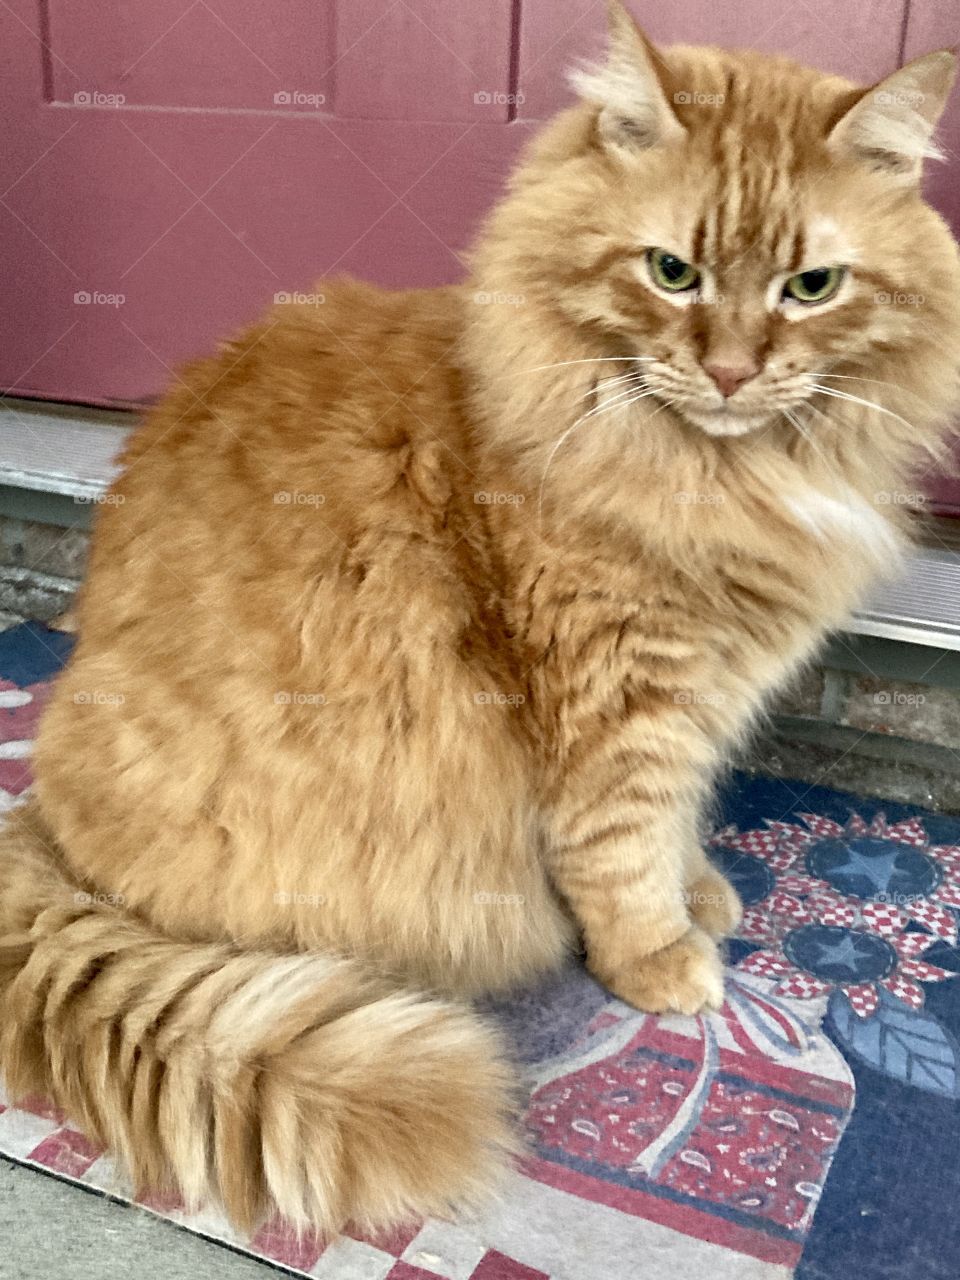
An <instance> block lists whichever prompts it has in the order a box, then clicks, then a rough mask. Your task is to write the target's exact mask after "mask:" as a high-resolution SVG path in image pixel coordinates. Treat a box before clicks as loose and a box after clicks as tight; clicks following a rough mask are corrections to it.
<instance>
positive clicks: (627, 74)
mask: <svg viewBox="0 0 960 1280" xmlns="http://www.w3.org/2000/svg"><path fill="white" fill-rule="evenodd" d="M607 12H608V16H609V27H610V45H609V51H608V54H607V59H606V61H605V62H603V63H601V64H600V65H599V66H596V67H587V68H584V69H581V70H578V71H574V72H573V74H572V75H571V77H570V78H571V80H572V82H573V86H574V88H575V89H576V90H577V92H578V93H579V95H580V96H581V97H582V98H585V99H586V100H587V101H588V102H595V103H596V104H597V105H598V106H599V107H600V112H599V115H598V117H597V132H598V135H599V137H600V140H601V141H602V142H603V143H604V144H605V145H609V146H613V147H618V148H622V149H624V150H629V151H642V150H646V149H647V148H648V147H655V146H658V145H660V144H661V143H669V142H678V141H680V140H681V139H682V138H683V137H684V136H685V135H686V129H684V127H683V125H682V124H681V123H680V121H679V120H678V119H677V117H676V114H675V113H674V110H673V106H672V105H671V103H672V96H673V92H674V90H673V85H672V81H671V75H670V72H669V69H668V67H667V64H666V63H665V62H664V59H663V57H662V55H661V54H660V52H659V50H658V49H657V48H656V47H655V46H654V45H653V44H652V43H651V41H650V40H648V39H647V37H646V36H645V35H644V33H643V32H642V31H641V30H640V28H639V26H638V25H637V23H636V22H635V21H634V19H633V17H632V16H631V14H630V12H629V11H628V10H627V8H626V7H625V6H624V5H623V4H622V3H621V0H607Z"/></svg>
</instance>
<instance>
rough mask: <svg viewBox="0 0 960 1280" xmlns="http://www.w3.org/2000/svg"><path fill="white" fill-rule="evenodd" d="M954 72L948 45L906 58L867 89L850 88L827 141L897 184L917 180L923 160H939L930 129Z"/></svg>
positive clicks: (952, 57)
mask: <svg viewBox="0 0 960 1280" xmlns="http://www.w3.org/2000/svg"><path fill="white" fill-rule="evenodd" d="M956 74H957V59H956V55H955V54H954V52H953V51H952V50H950V49H942V50H940V52H938V53H928V54H925V55H924V57H922V58H915V59H914V60H913V62H908V63H907V64H906V66H904V67H901V68H900V69H899V71H894V73H893V75H890V76H887V78H886V80H881V81H880V83H879V84H875V85H874V86H873V87H872V88H871V89H862V90H859V91H857V92H854V93H853V95H852V97H853V103H852V105H847V110H846V111H845V112H844V114H843V115H842V116H841V117H840V119H839V121H838V122H837V123H836V124H835V125H834V127H833V129H832V131H831V133H830V135H829V138H828V143H829V145H830V146H831V147H832V148H833V149H834V150H835V151H837V152H839V153H841V154H844V153H845V154H847V155H853V156H855V157H856V158H857V159H858V160H860V161H861V162H863V163H865V164H867V165H869V166H870V167H871V168H872V169H875V170H877V171H878V172H883V173H887V174H889V175H890V176H891V177H892V178H895V179H896V180H897V181H899V182H906V183H915V182H919V180H920V176H921V171H922V167H923V161H924V159H925V158H928V157H929V158H930V159H933V160H943V159H944V155H943V153H942V151H941V150H940V149H939V147H938V146H937V144H936V141H935V139H934V130H935V129H936V127H937V122H938V121H939V119H940V116H941V114H942V113H943V109H944V107H945V106H946V104H947V98H948V97H949V95H950V90H951V89H952V88H953V82H954V80H955V79H956Z"/></svg>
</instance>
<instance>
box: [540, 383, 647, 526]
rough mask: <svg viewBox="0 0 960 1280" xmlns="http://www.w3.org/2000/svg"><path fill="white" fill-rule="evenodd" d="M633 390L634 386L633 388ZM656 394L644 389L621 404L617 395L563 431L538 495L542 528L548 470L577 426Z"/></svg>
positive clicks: (546, 467) (583, 415) (551, 452)
mask: <svg viewBox="0 0 960 1280" xmlns="http://www.w3.org/2000/svg"><path fill="white" fill-rule="evenodd" d="M631 391H632V388H631ZM625 394H626V393H625ZM654 394H655V393H654V392H653V391H650V390H644V391H641V392H639V393H638V394H637V395H635V396H633V398H632V399H628V400H627V401H626V403H625V404H621V405H618V404H617V403H616V401H618V400H620V399H621V397H620V396H617V397H615V399H614V400H613V401H605V402H604V403H603V404H601V405H598V406H597V407H596V408H594V409H591V410H590V411H589V412H588V413H584V414H581V416H580V417H579V418H577V420H576V422H574V423H573V424H572V426H569V427H567V429H566V431H564V432H563V433H562V435H561V436H560V438H559V440H558V441H557V443H556V444H555V445H554V446H553V448H552V449H551V450H550V455H549V457H548V458H547V463H546V466H545V467H544V468H543V478H542V479H541V481H540V491H539V493H538V495H537V520H538V522H539V525H540V527H541V529H542V527H543V491H544V487H545V486H546V483H547V472H548V471H549V470H550V466H551V464H552V463H553V460H554V458H555V457H556V455H557V452H558V451H559V449H560V448H561V447H562V445H563V444H564V442H565V441H566V440H568V439H569V437H570V436H571V435H572V434H573V432H574V431H576V429H577V427H579V426H582V425H583V423H585V422H586V421H587V419H588V418H593V417H597V416H599V415H600V414H602V413H605V412H609V411H610V410H611V409H614V408H618V407H619V408H624V409H625V408H627V407H628V406H629V405H632V404H636V403H637V402H638V401H639V400H646V399H647V398H648V397H649V396H652V395H654Z"/></svg>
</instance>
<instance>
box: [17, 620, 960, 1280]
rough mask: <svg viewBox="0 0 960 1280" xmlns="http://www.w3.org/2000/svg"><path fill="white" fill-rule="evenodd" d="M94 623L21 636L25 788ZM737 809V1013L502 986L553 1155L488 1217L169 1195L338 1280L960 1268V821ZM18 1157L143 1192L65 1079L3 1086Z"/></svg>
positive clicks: (744, 788)
mask: <svg viewBox="0 0 960 1280" xmlns="http://www.w3.org/2000/svg"><path fill="white" fill-rule="evenodd" d="M70 646H71V639H70V637H69V636H65V635H63V634H61V633H58V632H53V631H49V630H47V629H46V628H44V627H41V626H37V625H34V624H30V625H27V626H22V627H17V628H14V629H13V630H11V631H7V632H5V633H3V634H0V677H2V678H0V803H2V805H3V807H10V806H12V805H15V804H17V803H18V799H19V797H21V796H22V795H23V792H24V790H25V789H26V788H27V787H28V786H29V782H30V773H29V752H30V740H31V738H32V736H33V734H34V730H35V725H36V719H37V716H38V714H39V711H40V709H41V708H42V706H43V703H44V701H45V699H46V697H47V694H48V692H49V688H50V681H51V679H53V678H54V677H55V675H56V672H57V670H58V669H59V667H60V665H61V664H62V662H63V661H64V659H65V657H66V655H67V654H68V652H69V649H70ZM721 811H722V817H721V820H720V822H719V824H718V829H717V831H716V834H715V835H714V836H713V839H712V841H711V844H712V852H713V856H714V858H715V859H716V861H717V863H718V864H719V865H720V866H721V867H722V868H723V869H724V870H725V871H726V872H727V874H728V875H729V876H730V877H731V879H732V880H733V881H734V882H735V883H736V885H737V888H738V889H739V890H740V892H741V894H742V895H743V898H744V901H745V903H746V905H747V911H746V914H745V916H744V920H743V925H742V927H741V930H740V935H739V937H738V938H736V939H734V940H733V941H732V942H731V943H730V949H729V960H730V965H729V970H728V983H727V1002H726V1004H725V1006H724V1008H723V1010H722V1012H721V1013H718V1014H710V1015H708V1016H704V1017H696V1018H685V1017H669V1018H657V1017H650V1016H647V1015H644V1014H641V1013H638V1012H636V1011H635V1010H633V1009H631V1008H629V1007H628V1006H626V1005H624V1004H622V1003H621V1002H619V1001H617V1000H614V999H612V998H611V997H610V996H608V995H607V994H606V993H605V992H604V991H603V990H602V989H601V988H600V987H598V986H597V985H596V984H595V983H593V982H592V981H591V980H590V979H589V978H588V977H587V975H586V974H585V973H584V972H583V970H582V969H580V968H575V967H571V968H570V969H569V970H568V971H566V972H564V973H562V974H560V975H558V976H556V977H555V978H553V979H551V980H550V981H549V982H546V983H544V984H543V985H542V986H541V987H540V988H538V989H537V990H532V991H527V992H525V993H524V994H522V995H521V996H519V997H516V998H514V999H512V1000H511V1001H509V1002H504V1003H498V1004H496V1005H491V1006H490V1012H491V1014H492V1015H493V1016H495V1017H497V1018H499V1019H500V1020H501V1022H502V1023H503V1024H504V1025H505V1027H506V1029H507V1031H508V1034H509V1035H510V1037H511V1039H512V1041H513V1043H514V1046H515V1051H516V1054H517V1056H518V1058H520V1059H521V1060H522V1061H523V1062H524V1063H525V1065H526V1068H527V1072H528V1076H529V1081H530V1088H531V1098H530V1105H529V1109H528V1112H527V1116H526V1127H527V1132H528V1139H529V1152H530V1154H529V1156H528V1158H527V1159H526V1160H525V1161H524V1163H523V1165H522V1166H521V1168H520V1170H519V1171H518V1173H517V1175H516V1180H515V1182H514V1183H513V1185H512V1186H511V1187H510V1190H509V1194H507V1195H505V1197H504V1199H503V1202H502V1203H501V1204H500V1205H499V1206H498V1207H497V1208H495V1209H494V1210H492V1211H490V1212H489V1213H487V1214H486V1215H485V1216H484V1217H483V1218H482V1219H476V1220H471V1221H459V1222H440V1221H427V1222H423V1223H411V1224H410V1225H409V1227H408V1228H406V1229H405V1230H404V1231H402V1232H398V1233H396V1234H394V1235H391V1236H389V1237H383V1238H379V1239H370V1238H364V1237H362V1236H359V1235H354V1236H347V1237H345V1238H343V1239H341V1240H338V1241H336V1242H334V1243H329V1244H328V1243H326V1242H324V1241H323V1240H320V1239H316V1238H313V1237H307V1238H303V1239H297V1237H296V1235H295V1234H294V1233H293V1232H292V1231H291V1230H290V1229H289V1228H287V1227H286V1226H285V1225H284V1224H283V1223H282V1222H274V1223H271V1224H270V1225H268V1226H267V1227H265V1228H263V1229H262V1230H261V1231H259V1232H258V1233H257V1235H256V1236H255V1237H254V1238H253V1239H252V1240H244V1239H240V1238H239V1237H238V1236H237V1235H236V1234H235V1233H234V1232H233V1231H232V1230H231V1229H230V1227H229V1226H228V1225H227V1224H226V1223H225V1222H224V1221H223V1220H222V1218H220V1217H219V1216H218V1215H217V1214H216V1213H214V1212H207V1213H204V1214H201V1215H188V1214H186V1213H185V1212H184V1210H183V1208H182V1207H181V1206H179V1205H177V1204H174V1203H158V1202H155V1201H147V1202H146V1203H145V1205H144V1207H145V1208H147V1209H149V1210H150V1211H152V1212H154V1213H156V1214H158V1215H160V1216H162V1217H165V1218H169V1219H171V1220H172V1221H174V1222H176V1223H177V1224H178V1225H180V1226H181V1227H183V1228H186V1229H188V1230H191V1231H195V1232H197V1233H199V1234H201V1235H204V1236H206V1237H208V1238H210V1239H213V1240H216V1241H218V1242H220V1243H222V1244H223V1245H225V1246H226V1247H229V1248H231V1249H235V1250H240V1251H242V1252H245V1253H249V1254H252V1255H254V1256H255V1257H258V1258H260V1259H262V1260H263V1261H264V1262H265V1263H268V1264H270V1265H271V1266H272V1267H274V1268H277V1269H280V1270H283V1271H286V1272H287V1273H288V1274H294V1275H309V1276H315V1277H328V1278H329V1280H387V1278H389V1280H437V1278H438V1277H445V1278H446V1280H619V1278H620V1277H623V1278H624V1280H632V1278H633V1277H638V1278H639V1277H642V1280H772V1278H773V1277H780V1278H785V1277H789V1276H796V1277H797V1280H841V1278H843V1280H847V1278H848V1277H849V1276H850V1275H853V1274H855V1275H856V1276H857V1278H858V1280H894V1277H896V1278H898V1280H899V1278H900V1277H903V1276H910V1277H911V1280H957V1277H958V1276H960V1214H958V1212H957V1206H958V1205H960V1155H958V1153H960V1108H958V1097H960V1045H958V1031H960V984H958V983H956V982H955V981H953V979H954V977H955V976H956V975H957V974H958V972H960V957H958V951H957V932H958V912H960V820H957V819H953V818H944V817H939V816H936V815H933V814H929V813H925V812H923V811H920V810H917V809H908V808H904V807H903V806H900V805H893V804H890V805H885V806H884V805H879V804H877V803H876V802H874V801H869V800H862V799H859V798H857V797H854V796H849V795H843V794H840V793H838V792H834V791H828V790H825V789H823V788H820V787H808V786H806V785H805V784H803V783H783V782H770V781H749V780H746V779H742V778H735V779H734V780H733V781H732V782H731V784H730V786H729V787H728V789H727V790H726V792H725V794H724V795H723V796H722V798H721ZM0 1155H2V1156H5V1157H7V1158H9V1159H10V1160H13V1161H15V1162H19V1163H21V1164H25V1165H30V1166H34V1167H39V1168H41V1169H43V1170H44V1171H46V1172H48V1173H51V1174H54V1175H56V1176H57V1177H60V1178H63V1179H66V1180H68V1181H71V1182H73V1183H75V1184H76V1185H77V1186H78V1187H80V1188H83V1189H85V1190H86V1191H88V1192H92V1193H97V1194H101V1195H110V1196H113V1197H116V1198H119V1199H121V1200H129V1199H130V1194H129V1191H128V1190H125V1188H124V1184H123V1181H122V1180H121V1179H120V1178H119V1177H118V1175H117V1173H116V1171H115V1169H114V1167H113V1165H112V1164H111V1162H110V1160H109V1159H108V1158H107V1157H106V1156H104V1155H103V1154H102V1153H101V1152H100V1150H99V1149H98V1148H96V1147H95V1146H93V1145H92V1144H91V1143H90V1142H89V1141H87V1139H86V1138H84V1137H83V1136H82V1135H81V1134H79V1133H77V1132H76V1130H74V1129H73V1128H71V1127H70V1125H69V1123H68V1122H67V1121H66V1120H65V1118H64V1117H63V1116H62V1115H61V1114H59V1113H58V1112H57V1111H56V1110H55V1109H54V1108H52V1107H51V1106H50V1105H49V1104H48V1103H47V1102H46V1101H45V1100H44V1099H42V1098H36V1099H28V1100H26V1101H25V1102H23V1103H21V1105H20V1106H19V1107H13V1106H9V1105H7V1106H4V1105H3V1100H2V1095H0ZM141 1203H143V1202H141Z"/></svg>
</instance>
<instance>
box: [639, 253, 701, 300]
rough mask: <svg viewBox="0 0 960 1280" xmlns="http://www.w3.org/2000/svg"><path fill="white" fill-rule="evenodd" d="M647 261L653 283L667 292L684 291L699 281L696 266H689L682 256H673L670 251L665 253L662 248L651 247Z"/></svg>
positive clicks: (693, 286)
mask: <svg viewBox="0 0 960 1280" xmlns="http://www.w3.org/2000/svg"><path fill="white" fill-rule="evenodd" d="M647 262H648V263H649V264H650V275H651V276H652V277H653V283H654V284H656V285H659V286H660V288H661V289H666V290H667V291H668V292H669V293H684V292H686V290H687V289H693V288H695V287H696V286H697V285H698V284H699V283H700V272H699V271H698V270H697V269H696V267H691V265H690V263H689V262H684V261H683V259H682V258H675V257H674V256H673V254H672V253H665V252H664V250H663V249H651V250H650V252H649V253H648V254H647Z"/></svg>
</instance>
